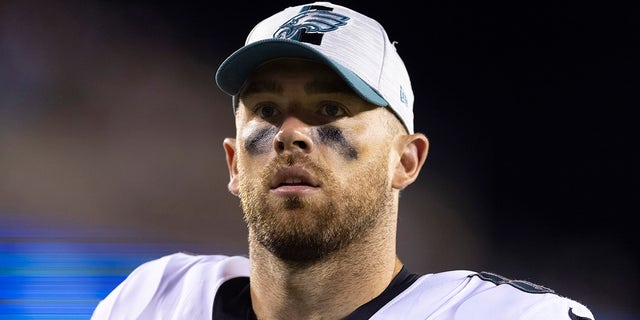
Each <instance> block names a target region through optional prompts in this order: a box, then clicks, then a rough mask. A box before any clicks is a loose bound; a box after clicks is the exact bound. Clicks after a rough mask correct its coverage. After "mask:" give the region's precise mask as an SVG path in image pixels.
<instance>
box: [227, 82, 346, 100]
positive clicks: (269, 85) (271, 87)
mask: <svg viewBox="0 0 640 320" xmlns="http://www.w3.org/2000/svg"><path fill="white" fill-rule="evenodd" d="M304 91H305V92H306V93H307V94H330V93H342V94H347V95H353V96H357V95H356V93H355V92H354V91H353V89H351V88H350V87H349V86H348V85H347V84H346V83H344V82H340V81H323V80H314V81H311V82H309V83H307V84H305V85H304ZM283 92H284V89H283V88H282V85H280V84H279V83H277V82H276V81H272V80H266V81H262V80H261V81H251V82H250V83H249V84H248V85H247V86H246V87H245V88H244V89H242V91H241V92H240V94H239V96H240V97H242V98H246V97H248V96H250V95H252V94H258V93H273V94H280V95H281V94H282V93H283Z"/></svg>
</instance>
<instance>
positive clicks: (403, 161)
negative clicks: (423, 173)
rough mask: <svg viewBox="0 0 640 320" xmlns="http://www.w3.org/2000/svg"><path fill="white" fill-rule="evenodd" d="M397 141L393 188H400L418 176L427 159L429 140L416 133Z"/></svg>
mask: <svg viewBox="0 0 640 320" xmlns="http://www.w3.org/2000/svg"><path fill="white" fill-rule="evenodd" d="M398 143H399V145H398V150H399V151H400V161H398V163H397V164H396V168H395V171H394V173H393V178H392V180H391V183H392V186H393V187H394V188H395V189H398V190H402V189H404V188H406V187H407V186H408V185H410V184H411V183H413V182H414V181H415V180H416V179H417V178H418V174H419V173H420V170H421V169H422V165H424V162H425V160H426V159H427V153H428V151H429V140H427V137H425V135H424V134H421V133H416V134H411V135H406V136H403V137H402V138H400V140H399V141H398Z"/></svg>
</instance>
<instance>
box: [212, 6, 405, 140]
mask: <svg viewBox="0 0 640 320" xmlns="http://www.w3.org/2000/svg"><path fill="white" fill-rule="evenodd" d="M284 57H291V58H306V59H312V60H315V61H319V62H322V63H324V64H326V65H328V66H329V67H331V68H332V69H333V70H335V72H336V73H337V74H339V75H340V76H341V77H342V78H343V79H344V80H345V81H346V83H347V84H348V85H349V86H350V87H351V88H352V89H353V90H354V91H355V92H356V93H358V94H359V95H360V96H361V97H362V98H363V99H364V100H366V101H368V102H370V103H372V104H374V105H378V106H381V107H386V106H389V107H391V109H392V110H393V112H394V113H395V114H396V115H397V116H398V118H399V119H400V120H401V121H402V123H403V124H404V126H405V127H406V129H407V131H409V133H413V90H412V88H411V80H410V78H409V74H408V72H407V69H406V67H405V65H404V62H402V59H401V58H400V56H399V55H398V53H397V52H396V48H395V46H394V44H393V43H392V42H391V41H389V38H388V36H387V33H386V32H385V30H384V28H383V27H382V26H381V25H380V23H378V22H377V21H376V20H374V19H372V18H369V17H367V16H365V15H363V14H361V13H358V12H356V11H353V10H351V9H349V8H346V7H343V6H340V5H335V4H333V3H330V2H314V3H310V4H304V5H299V6H295V7H289V8H286V9H284V10H282V11H280V12H278V13H276V14H274V15H272V16H271V17H269V18H266V19H265V20H263V21H261V22H260V23H258V24H257V25H256V26H255V27H254V28H253V30H252V31H251V33H249V36H248V37H247V40H246V42H245V45H244V46H243V47H242V48H240V49H238V50H237V51H235V52H234V53H233V54H231V55H230V56H229V57H228V58H227V59H226V60H225V61H224V62H222V64H221V65H220V67H219V68H218V71H217V72H216V75H215V80H216V83H217V85H218V87H220V89H221V90H222V91H224V92H226V93H227V94H229V95H232V96H236V95H237V94H238V93H239V91H240V89H241V87H242V85H243V84H244V82H245V81H246V80H247V79H248V78H249V76H250V75H251V73H252V72H253V70H254V69H255V68H256V67H258V66H260V65H261V64H263V63H265V62H267V61H270V60H273V59H277V58H284Z"/></svg>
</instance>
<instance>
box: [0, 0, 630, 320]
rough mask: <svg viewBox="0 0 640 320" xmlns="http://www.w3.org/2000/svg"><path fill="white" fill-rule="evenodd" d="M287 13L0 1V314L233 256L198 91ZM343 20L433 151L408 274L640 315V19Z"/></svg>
mask: <svg viewBox="0 0 640 320" xmlns="http://www.w3.org/2000/svg"><path fill="white" fill-rule="evenodd" d="M296 3H300V2H299V1H298V2H284V1H269V2H267V3H263V4H257V3H248V2H236V3H230V2H229V3H217V2H213V1H197V2H187V3H177V2H176V3H173V2H172V3H170V2H156V1H67V0H64V1H56V2H50V1H6V0H5V1H0V319H88V318H89V316H90V314H91V311H92V309H93V308H94V307H95V305H96V304H97V303H98V301H99V300H100V299H101V298H103V297H104V296H105V295H106V294H107V293H108V292H109V291H110V290H111V289H113V288H114V287H115V286H116V285H117V284H118V283H119V282H120V281H122V280H123V279H124V277H125V276H126V275H127V274H128V273H129V272H130V271H131V270H132V269H133V268H135V267H136V266H137V265H139V264H140V263H143V262H144V261H147V260H150V259H154V258H158V257H160V256H162V255H165V254H168V253H172V252H176V251H190V252H196V253H203V254H241V255H242V254H246V230H245V228H244V224H243V222H242V219H241V213H240V210H239V208H238V202H237V200H236V199H235V198H234V197H232V196H231V195H230V194H229V193H228V192H227V191H226V183H227V179H228V174H227V171H226V165H225V162H224V153H223V149H222V139H223V138H224V137H226V136H232V135H233V134H234V128H233V116H232V113H231V106H230V98H229V97H227V96H225V95H224V94H222V93H221V92H219V91H218V89H217V88H216V87H215V85H214V83H213V80H212V76H213V74H214V72H215V70H216V68H217V66H218V65H219V63H220V62H222V60H223V59H224V57H226V56H227V55H228V54H229V53H231V52H232V51H233V50H235V49H236V48H238V47H240V46H241V45H242V43H243V40H244V37H245V36H246V34H247V33H248V32H249V31H250V29H251V27H252V26H253V25H254V24H255V23H256V22H257V21H258V20H260V19H262V18H265V17H267V16H269V15H270V14H272V13H274V12H275V11H278V10H280V9H282V8H284V6H287V5H290V4H296ZM344 4H347V5H349V6H351V7H353V8H355V9H358V10H360V11H363V12H366V13H368V14H369V15H371V16H372V17H374V18H376V19H377V20H379V21H380V22H381V23H382V24H383V25H385V26H386V28H387V32H388V33H389V36H390V38H391V40H395V41H398V50H399V51H400V54H401V55H402V56H403V57H404V59H405V63H406V64H407V67H408V68H409V70H410V72H411V73H412V75H413V86H414V92H415V93H416V106H415V108H416V119H417V122H416V129H417V130H418V131H421V132H424V133H425V134H426V135H427V136H428V137H429V138H430V140H431V150H430V154H429V158H428V159H427V164H426V166H425V169H424V172H423V174H422V176H421V177H420V179H419V181H418V182H416V183H415V184H414V185H412V186H410V187H409V188H408V189H407V190H406V191H405V192H404V193H403V195H402V201H401V207H400V211H401V213H400V225H399V229H400V230H399V243H398V246H399V248H398V249H399V252H400V257H401V258H402V260H404V262H405V263H406V264H407V266H408V267H409V268H410V269H411V270H412V271H415V272H419V273H429V272H438V271H442V270H447V269H473V270H478V271H480V270H487V271H492V272H496V273H500V274H503V275H505V276H507V277H511V278H517V279H524V280H529V281H533V282H536V283H539V284H542V285H545V286H548V287H551V288H553V289H555V290H556V291H557V292H558V293H560V294H562V295H567V296H570V297H574V298H576V299H578V300H580V301H581V302H583V303H585V304H586V305H587V306H589V307H590V308H591V309H592V310H593V312H594V313H595V315H596V318H597V319H598V320H629V319H640V312H639V309H640V308H639V303H638V301H640V299H639V297H640V294H639V293H638V292H639V290H640V287H639V283H638V282H639V281H638V270H639V267H638V240H637V235H636V234H637V231H636V229H637V228H636V227H635V223H634V222H633V221H635V220H632V218H633V216H634V215H636V214H637V213H638V206H637V203H636V202H637V200H638V191H637V189H638V188H637V187H638V183H637V181H638V179H637V178H638V176H637V170H638V169H637V164H638V157H637V151H635V149H636V146H637V135H636V136H634V134H633V133H634V131H635V129H633V126H634V125H635V122H636V121H635V119H636V118H635V117H632V116H631V115H632V113H631V111H632V110H634V109H637V107H638V105H640V104H639V103H638V102H639V101H638V100H639V99H638V96H637V88H638V71H639V70H638V66H639V63H638V53H639V52H638V51H639V50H638V49H639V48H638V47H639V45H638V41H637V34H635V33H633V31H632V30H633V28H632V27H634V26H637V23H638V20H637V14H638V11H633V10H631V9H629V8H625V7H623V6H621V5H620V6H618V5H616V4H613V3H611V4H607V5H606V7H603V6H602V5H601V4H598V5H589V4H586V3H576V4H569V3H557V2H544V1H543V2H540V1H536V2H533V1H525V2H517V3H512V2H506V1H504V2H491V3H486V2H473V1H468V2H464V1H462V2H460V1H455V2H445V1H431V2H426V3H424V4H423V5H422V7H421V8H420V9H419V8H416V7H414V6H413V4H411V2H404V1H400V2H393V3H378V4H374V3H372V2H368V1H349V2H345V3H344ZM634 15H635V17H634Z"/></svg>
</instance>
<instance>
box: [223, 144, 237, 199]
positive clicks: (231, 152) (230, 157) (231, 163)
mask: <svg viewBox="0 0 640 320" xmlns="http://www.w3.org/2000/svg"><path fill="white" fill-rule="evenodd" d="M223 146H224V152H225V154H226V156H227V167H228V168H229V185H228V186H227V187H228V188H229V192H231V194H233V195H235V196H237V195H238V194H239V191H238V190H239V189H238V160H237V157H236V139H233V138H225V139H224V143H223Z"/></svg>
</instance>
